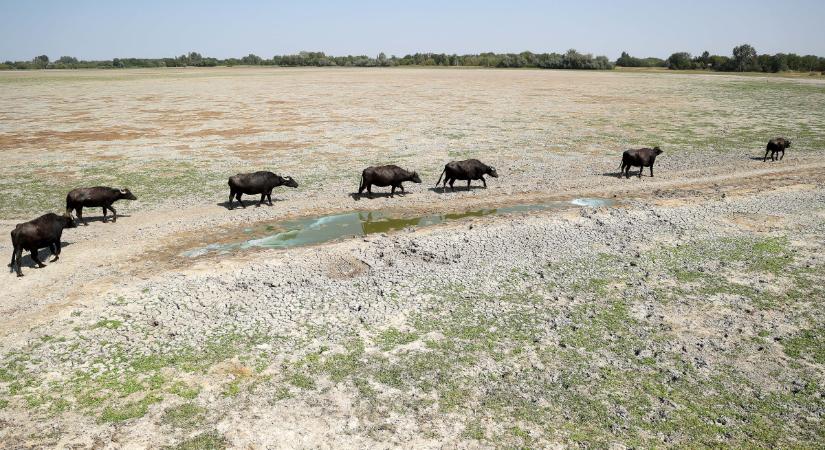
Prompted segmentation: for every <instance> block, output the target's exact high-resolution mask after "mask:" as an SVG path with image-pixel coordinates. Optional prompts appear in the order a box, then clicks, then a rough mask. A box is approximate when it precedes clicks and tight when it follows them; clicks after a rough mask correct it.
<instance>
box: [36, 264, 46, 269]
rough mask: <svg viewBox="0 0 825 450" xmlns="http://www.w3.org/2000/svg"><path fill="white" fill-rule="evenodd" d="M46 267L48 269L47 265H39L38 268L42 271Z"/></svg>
mask: <svg viewBox="0 0 825 450" xmlns="http://www.w3.org/2000/svg"><path fill="white" fill-rule="evenodd" d="M44 267H46V265H45V264H38V265H37V268H38V269H42V268H44Z"/></svg>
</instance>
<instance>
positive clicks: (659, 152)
mask: <svg viewBox="0 0 825 450" xmlns="http://www.w3.org/2000/svg"><path fill="white" fill-rule="evenodd" d="M653 151H654V152H656V154H657V155H661V154H662V153H664V151H662V149H661V148H659V147H658V146H656V147H653Z"/></svg>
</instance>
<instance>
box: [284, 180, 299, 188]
mask: <svg viewBox="0 0 825 450" xmlns="http://www.w3.org/2000/svg"><path fill="white" fill-rule="evenodd" d="M284 186H289V187H291V188H297V187H298V182H297V181H295V180H293V179H292V177H284Z"/></svg>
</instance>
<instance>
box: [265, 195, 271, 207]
mask: <svg viewBox="0 0 825 450" xmlns="http://www.w3.org/2000/svg"><path fill="white" fill-rule="evenodd" d="M266 200H267V202H269V206H272V191H269V192H267V193H266Z"/></svg>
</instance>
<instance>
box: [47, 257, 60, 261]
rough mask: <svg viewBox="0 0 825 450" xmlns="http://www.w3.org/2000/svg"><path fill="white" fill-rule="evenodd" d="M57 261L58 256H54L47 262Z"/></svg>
mask: <svg viewBox="0 0 825 450" xmlns="http://www.w3.org/2000/svg"><path fill="white" fill-rule="evenodd" d="M58 259H60V257H59V256H55V257H54V258H52V259H51V260H49V262H55V261H57V260H58Z"/></svg>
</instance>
